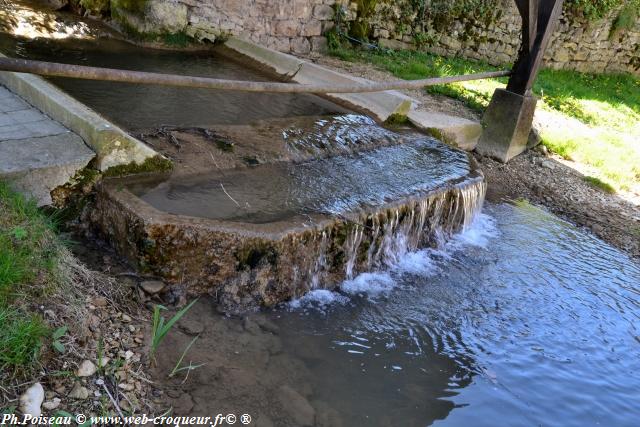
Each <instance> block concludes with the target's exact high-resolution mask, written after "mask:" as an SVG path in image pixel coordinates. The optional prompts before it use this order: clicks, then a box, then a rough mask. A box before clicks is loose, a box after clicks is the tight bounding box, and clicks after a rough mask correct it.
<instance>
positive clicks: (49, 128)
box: [0, 86, 95, 205]
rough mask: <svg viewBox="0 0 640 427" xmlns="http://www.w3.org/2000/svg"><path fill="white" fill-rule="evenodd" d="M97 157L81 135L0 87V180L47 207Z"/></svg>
mask: <svg viewBox="0 0 640 427" xmlns="http://www.w3.org/2000/svg"><path fill="white" fill-rule="evenodd" d="M94 156H95V154H94V152H93V151H92V150H91V149H90V148H89V147H87V146H86V145H85V143H84V141H83V140H82V138H80V137H79V136H78V135H76V134H75V133H73V132H71V131H69V130H68V129H67V128H65V127H64V126H62V125H61V124H60V123H58V122H56V121H54V120H52V119H50V118H49V117H47V116H46V115H44V114H43V113H41V112H40V111H39V110H37V109H36V108H34V107H32V106H31V105H29V104H28V103H26V102H25V101H24V100H23V99H22V98H20V97H19V96H17V95H15V94H13V93H12V92H11V91H9V90H8V89H7V88H5V87H3V86H0V179H3V180H7V181H9V182H10V183H11V185H12V186H13V187H14V188H15V189H17V190H19V191H22V192H25V193H27V194H28V195H30V196H33V197H35V198H36V200H37V201H38V204H39V205H47V204H50V203H51V195H50V192H51V190H53V189H54V188H56V187H58V186H60V185H63V184H65V183H67V182H68V181H69V179H70V178H71V177H73V175H75V173H76V172H77V171H79V170H81V169H82V168H84V167H85V166H86V165H87V164H88V163H89V162H90V161H91V159H92V158H93V157H94Z"/></svg>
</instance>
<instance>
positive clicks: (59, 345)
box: [53, 341, 65, 353]
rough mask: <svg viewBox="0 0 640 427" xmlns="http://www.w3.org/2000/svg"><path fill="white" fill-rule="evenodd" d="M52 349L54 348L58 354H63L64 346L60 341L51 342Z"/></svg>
mask: <svg viewBox="0 0 640 427" xmlns="http://www.w3.org/2000/svg"><path fill="white" fill-rule="evenodd" d="M53 348H55V349H56V350H57V351H58V352H60V353H64V351H65V350H64V345H62V343H61V342H60V341H54V342H53Z"/></svg>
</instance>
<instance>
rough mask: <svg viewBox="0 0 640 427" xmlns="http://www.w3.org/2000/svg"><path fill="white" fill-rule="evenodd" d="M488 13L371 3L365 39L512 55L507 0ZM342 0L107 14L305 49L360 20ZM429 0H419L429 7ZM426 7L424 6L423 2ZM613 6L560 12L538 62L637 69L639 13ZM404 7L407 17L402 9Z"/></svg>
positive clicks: (131, 7)
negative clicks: (421, 11)
mask: <svg viewBox="0 0 640 427" xmlns="http://www.w3.org/2000/svg"><path fill="white" fill-rule="evenodd" d="M493 1H495V3H496V8H495V13H493V15H492V19H483V18H482V19H481V18H480V17H479V16H476V15H474V14H471V15H461V16H454V17H450V18H451V19H448V20H445V23H444V24H443V23H442V22H440V24H439V25H434V23H433V22H432V23H427V25H425V23H424V22H422V21H420V22H419V23H418V21H416V19H415V10H414V7H413V6H412V4H413V3H415V2H412V0H396V1H379V2H377V3H376V7H375V9H374V10H373V12H372V13H369V15H368V17H367V20H368V23H369V25H370V29H371V34H370V38H372V39H374V40H376V41H378V42H380V44H382V45H385V46H389V47H395V48H415V47H419V48H421V49H425V50H427V51H430V52H433V53H436V54H440V55H445V56H460V57H465V58H471V59H478V60H484V61H487V62H489V63H492V64H494V65H501V64H507V63H511V62H513V61H514V60H515V57H516V54H517V51H518V48H519V44H520V26H521V23H520V17H519V15H518V12H517V9H516V7H515V3H514V1H513V0H493ZM364 3H366V2H363V1H359V2H354V1H349V0H246V1H238V0H140V1H136V2H131V1H129V0H111V2H110V8H111V10H110V13H111V16H112V18H113V19H114V20H115V21H116V22H119V23H120V24H121V25H123V26H124V27H126V28H128V29H133V30H134V31H137V32H140V33H148V34H162V33H184V34H186V35H188V36H190V37H193V38H195V39H198V40H208V41H216V40H218V39H221V38H225V37H227V36H229V35H235V36H245V37H247V38H249V39H250V40H251V41H253V42H256V43H259V44H261V45H263V46H266V47H269V48H272V49H276V50H279V51H281V52H291V53H298V54H307V53H309V52H311V51H321V50H323V49H325V48H326V45H327V41H326V38H325V37H324V35H325V34H326V32H327V31H328V30H331V29H332V28H334V26H335V22H334V21H335V16H334V15H335V13H336V10H337V9H339V10H341V11H342V12H341V17H342V18H341V19H344V20H345V21H346V22H352V21H354V20H356V19H363V18H362V16H361V14H360V12H361V11H359V9H358V8H359V5H360V7H361V5H362V4H364ZM432 3H433V1H431V2H427V4H429V5H431V4H432ZM427 7H429V6H427ZM621 10H622V9H621V7H618V8H614V9H612V10H611V11H610V12H609V13H608V14H607V15H606V16H604V17H602V18H601V19H597V20H595V21H587V20H585V19H580V18H579V17H576V16H575V14H571V13H567V12H566V11H565V13H564V14H563V16H562V17H561V19H560V23H559V25H558V28H557V30H556V32H555V33H554V35H553V39H552V40H551V43H550V46H551V48H550V49H549V50H548V52H547V54H546V56H545V62H546V65H547V66H549V67H552V68H556V69H573V70H578V71H584V72H631V73H636V74H639V73H640V44H639V43H640V19H638V18H637V17H635V20H634V21H632V22H631V24H630V25H629V24H628V25H627V26H626V27H625V28H624V29H623V30H618V29H616V28H615V22H616V20H617V19H618V17H619V15H620V12H621ZM407 11H409V12H411V13H413V14H414V15H411V14H409V15H407V13H408V12H407Z"/></svg>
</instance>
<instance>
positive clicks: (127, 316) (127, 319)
mask: <svg viewBox="0 0 640 427" xmlns="http://www.w3.org/2000/svg"><path fill="white" fill-rule="evenodd" d="M122 321H123V322H125V323H126V322H131V316H129V315H128V314H123V315H122Z"/></svg>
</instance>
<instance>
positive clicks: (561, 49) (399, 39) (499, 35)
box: [372, 0, 640, 74]
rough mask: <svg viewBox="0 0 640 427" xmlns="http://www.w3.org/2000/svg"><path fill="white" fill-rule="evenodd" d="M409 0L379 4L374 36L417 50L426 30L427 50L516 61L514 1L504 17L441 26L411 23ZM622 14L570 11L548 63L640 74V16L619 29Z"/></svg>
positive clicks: (505, 5) (503, 9)
mask: <svg viewBox="0 0 640 427" xmlns="http://www.w3.org/2000/svg"><path fill="white" fill-rule="evenodd" d="M409 2H410V0H398V1H394V2H390V3H386V4H384V3H383V4H381V5H380V6H379V7H378V8H377V10H376V15H375V16H374V17H373V18H372V27H373V36H374V38H376V39H378V40H379V41H380V42H381V43H382V44H386V45H387V46H391V47H403V48H414V47H415V44H416V41H418V40H419V36H418V37H417V36H416V34H425V35H426V36H423V40H425V39H426V41H425V45H424V46H423V48H424V49H426V50H428V51H430V52H433V53H436V54H439V55H444V56H460V57H464V58H471V59H479V60H483V61H487V62H489V63H491V64H493V65H501V64H506V63H510V62H513V61H514V60H515V58H516V55H517V52H518V48H519V47H520V28H521V20H520V16H519V14H518V11H517V9H516V6H515V2H514V1H513V0H501V2H499V3H500V7H499V8H498V10H499V13H498V14H497V15H498V16H497V17H496V18H495V19H493V20H489V21H490V22H486V21H482V20H478V19H477V18H476V19H473V18H465V17H462V18H461V19H457V20H453V21H452V22H451V23H450V24H448V25H446V27H445V28H440V29H438V30H434V29H433V28H416V27H415V26H414V27H411V26H410V25H407V21H408V20H407V17H406V16H405V15H403V11H406V10H407V8H408V6H407V5H408V3H409ZM404 13H405V14H406V12H404ZM619 13H620V9H617V10H613V11H611V12H610V13H609V14H608V15H607V16H605V17H604V18H602V19H601V20H598V21H594V22H589V21H587V20H585V19H584V18H578V17H576V16H574V14H572V13H570V12H566V11H565V13H564V14H563V15H562V17H561V18H560V23H559V25H558V27H557V29H556V31H555V33H554V34H553V37H552V39H551V43H550V47H549V49H548V51H547V54H546V56H545V63H546V66H548V67H551V68H555V69H572V70H578V71H584V72H597V73H600V72H633V73H636V74H639V69H640V44H639V43H640V19H636V22H635V26H634V27H633V28H632V29H630V30H622V31H617V32H613V31H612V26H613V23H614V21H615V19H616V18H617V16H618V14H619ZM409 19H410V18H409Z"/></svg>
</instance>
